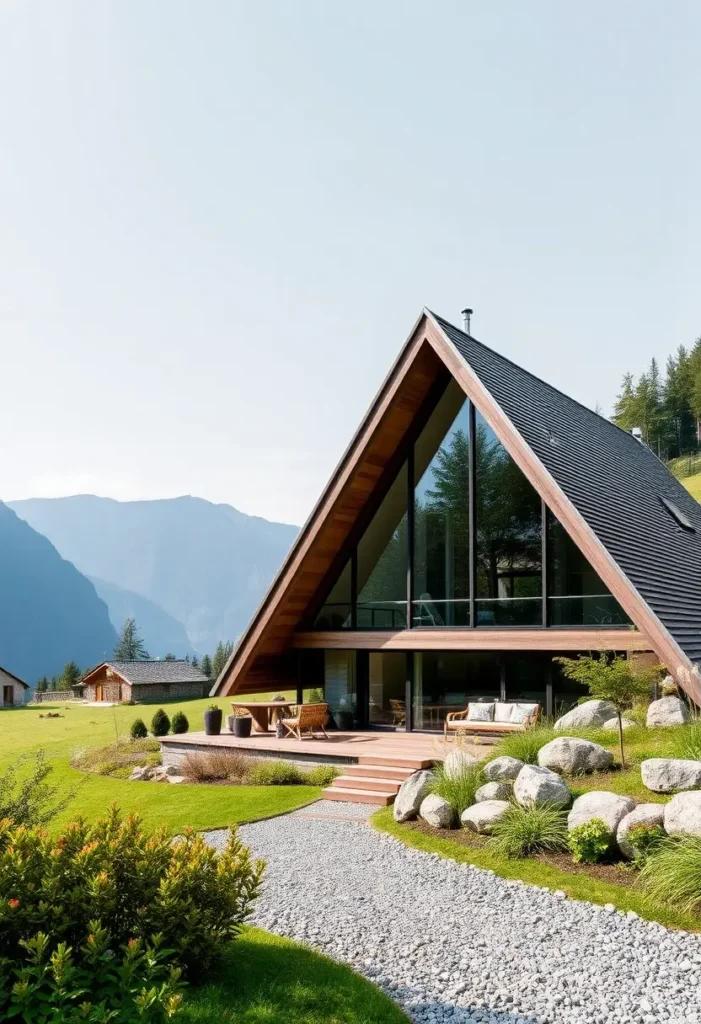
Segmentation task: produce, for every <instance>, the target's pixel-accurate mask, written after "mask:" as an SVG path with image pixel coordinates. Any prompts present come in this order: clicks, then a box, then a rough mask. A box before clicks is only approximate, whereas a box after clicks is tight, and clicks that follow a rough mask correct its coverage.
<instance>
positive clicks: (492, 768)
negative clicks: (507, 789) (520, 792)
mask: <svg viewBox="0 0 701 1024" xmlns="http://www.w3.org/2000/svg"><path fill="white" fill-rule="evenodd" d="M522 768H523V761H519V759H518V758H517V757H508V756H506V755H504V756H502V757H495V758H494V760H493V761H488V762H487V764H486V765H485V766H484V768H483V769H482V774H483V775H484V777H485V779H487V781H488V782H504V781H506V780H508V779H511V781H513V780H514V779H515V778H516V776H517V775H518V773H519V772H520V771H521V769H522Z"/></svg>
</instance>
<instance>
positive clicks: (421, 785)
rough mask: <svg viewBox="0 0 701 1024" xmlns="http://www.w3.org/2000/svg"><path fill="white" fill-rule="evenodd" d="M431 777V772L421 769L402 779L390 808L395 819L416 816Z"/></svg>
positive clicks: (401, 819) (431, 780)
mask: <svg viewBox="0 0 701 1024" xmlns="http://www.w3.org/2000/svg"><path fill="white" fill-rule="evenodd" d="M433 779H434V775H433V772H427V771H421V772H414V774H413V775H410V776H409V778H408V779H405V780H404V782H403V783H402V784H401V786H400V787H399V792H398V793H397V796H396V798H395V801H394V806H393V808H392V813H393V815H394V820H395V821H399V822H402V821H411V820H412V818H415V817H416V816H417V814H418V813H419V810H420V808H421V804H422V803H423V801H424V798H425V797H427V796H428V791H429V788H430V786H431V783H432V782H433Z"/></svg>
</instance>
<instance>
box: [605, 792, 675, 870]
mask: <svg viewBox="0 0 701 1024" xmlns="http://www.w3.org/2000/svg"><path fill="white" fill-rule="evenodd" d="M664 808H665V805H664V804H638V806H637V807H634V808H633V810H632V811H630V813H629V814H626V815H625V817H623V818H621V820H620V821H619V823H618V828H617V829H616V842H617V843H618V849H619V850H620V851H621V853H622V854H623V856H624V857H627V858H628V860H632V859H633V857H634V856H635V847H634V846H633V844H632V843H629V842H628V833H629V832H630V830H631V829H632V828H635V826H636V825H662V826H664Z"/></svg>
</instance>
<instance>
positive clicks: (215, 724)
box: [204, 708, 235, 736]
mask: <svg viewBox="0 0 701 1024" xmlns="http://www.w3.org/2000/svg"><path fill="white" fill-rule="evenodd" d="M221 719H222V713H221V708H209V709H208V710H207V711H205V713H204V731H205V733H206V735H207V736H218V735H219V733H220V732H221ZM234 724H235V723H234Z"/></svg>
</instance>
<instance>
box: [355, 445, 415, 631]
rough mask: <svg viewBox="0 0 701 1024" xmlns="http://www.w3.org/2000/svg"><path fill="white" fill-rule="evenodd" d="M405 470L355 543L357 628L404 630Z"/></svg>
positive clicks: (399, 475) (405, 551)
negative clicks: (356, 551)
mask: <svg viewBox="0 0 701 1024" xmlns="http://www.w3.org/2000/svg"><path fill="white" fill-rule="evenodd" d="M407 492H408V485H407V467H406V463H405V464H404V466H403V467H402V469H401V471H400V473H399V474H398V476H397V478H396V480H395V481H394V483H393V484H392V486H391V487H390V489H389V491H388V492H387V494H386V496H385V498H384V501H383V502H382V504H381V505H380V507H379V509H378V510H377V512H376V513H375V515H374V516H373V518H372V521H371V522H370V525H369V526H368V528H367V530H366V531H365V533H364V534H363V536H362V538H361V540H360V543H359V544H358V602H357V624H358V629H405V628H406V624H407V616H406V590H407V583H406V577H407V561H408V537H407Z"/></svg>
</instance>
